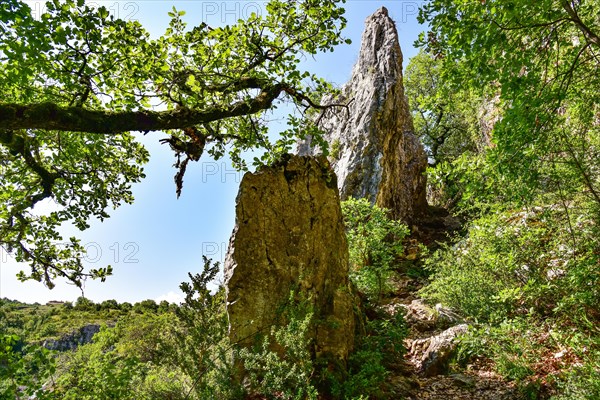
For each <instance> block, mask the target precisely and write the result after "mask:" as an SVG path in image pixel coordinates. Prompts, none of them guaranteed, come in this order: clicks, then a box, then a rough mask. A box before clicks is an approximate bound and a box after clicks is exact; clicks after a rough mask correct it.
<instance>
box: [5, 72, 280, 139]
mask: <svg viewBox="0 0 600 400" xmlns="http://www.w3.org/2000/svg"><path fill="white" fill-rule="evenodd" d="M284 89H285V85H283V84H274V85H270V86H267V87H264V88H263V89H262V90H261V92H260V93H259V94H258V95H257V96H256V97H254V98H253V99H251V100H249V101H238V102H235V103H233V104H231V105H229V106H223V107H213V108H209V109H206V110H191V109H188V108H178V109H175V110H170V111H150V110H139V111H120V112H113V111H106V110H89V109H84V108H81V107H62V106H59V105H57V104H54V103H39V104H13V103H0V129H4V130H18V129H46V130H57V131H69V132H89V133H101V134H116V133H122V132H130V131H158V130H166V129H179V128H187V127H190V126H194V125H199V124H204V123H208V122H212V121H217V120H220V119H224V118H231V117H239V116H242V115H249V114H256V113H257V112H260V111H262V110H266V109H268V108H269V107H270V106H271V104H272V103H273V101H274V100H275V99H276V98H277V97H278V96H279V95H280V94H281V92H282V91H283V90H284Z"/></svg>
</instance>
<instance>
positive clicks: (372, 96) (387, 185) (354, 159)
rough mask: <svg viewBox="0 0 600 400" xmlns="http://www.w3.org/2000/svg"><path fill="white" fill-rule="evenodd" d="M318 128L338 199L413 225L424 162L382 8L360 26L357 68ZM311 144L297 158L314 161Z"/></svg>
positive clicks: (422, 199)
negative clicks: (362, 201)
mask: <svg viewBox="0 0 600 400" xmlns="http://www.w3.org/2000/svg"><path fill="white" fill-rule="evenodd" d="M322 103H323V104H331V103H342V104H347V103H349V106H348V108H347V109H346V108H332V109H330V110H328V111H326V113H325V114H324V115H323V116H322V117H321V118H320V120H319V127H320V128H321V129H322V130H323V131H324V132H325V139H326V140H327V142H329V147H330V156H329V161H330V162H331V164H332V166H333V169H334V171H335V173H336V175H337V176H338V187H339V189H340V195H341V198H342V200H345V199H347V198H348V197H355V198H367V199H369V200H370V201H371V202H372V203H377V204H378V205H379V206H382V207H385V208H388V209H389V210H390V212H391V214H392V215H391V216H392V217H394V218H395V219H400V220H403V221H405V222H411V221H413V220H414V219H415V218H417V217H418V216H419V215H421V214H423V213H424V212H425V210H426V208H427V201H426V179H425V176H424V172H425V169H426V167H427V156H426V154H425V151H424V149H423V146H422V144H421V143H420V141H419V139H418V138H417V137H416V136H415V134H414V127H413V122H412V118H411V115H410V111H409V108H408V103H407V100H406V96H405V94H404V86H403V83H402V51H401V50H400V44H399V41H398V31H397V30H396V25H395V24H394V21H393V20H392V19H391V18H390V17H389V15H388V11H387V9H386V8H385V7H382V8H380V9H379V10H378V11H377V12H375V14H373V15H371V16H370V17H368V18H367V20H366V27H365V31H364V33H363V36H362V45H361V49H360V54H359V56H358V61H357V63H356V65H355V66H354V68H353V70H352V77H351V78H350V81H349V82H348V83H346V84H345V85H344V86H343V87H342V88H341V93H340V94H339V96H338V97H337V98H334V97H333V96H326V97H325V98H324V99H323V100H322ZM319 152H320V149H319V148H318V147H317V146H315V145H313V143H312V141H311V138H308V139H306V140H305V141H303V142H301V143H299V145H298V153H299V154H318V153H319Z"/></svg>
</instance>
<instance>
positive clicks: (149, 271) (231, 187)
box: [0, 0, 423, 303]
mask: <svg viewBox="0 0 600 400" xmlns="http://www.w3.org/2000/svg"><path fill="white" fill-rule="evenodd" d="M28 3H29V4H30V6H31V7H32V9H33V12H34V13H40V14H41V13H42V12H43V4H44V2H43V1H40V2H37V1H29V2H28ZM93 3H95V4H99V5H104V6H105V7H107V8H108V9H109V10H110V12H112V13H113V14H114V15H115V16H118V17H120V18H124V19H137V20H138V21H140V23H142V25H144V26H145V27H146V29H148V30H149V31H150V32H151V34H152V35H153V36H155V37H157V36H159V35H160V34H161V32H163V31H164V29H165V28H166V26H167V25H168V22H169V18H168V16H167V12H168V11H169V10H170V9H171V8H172V7H173V6H175V7H176V8H177V9H179V10H184V11H186V16H185V17H184V19H185V20H186V21H187V22H188V24H189V25H196V24H199V23H200V22H206V23H208V24H209V25H211V26H218V25H223V24H232V23H234V22H235V21H236V20H237V19H238V18H243V17H244V16H245V15H249V13H251V12H253V11H254V12H257V13H261V12H265V11H264V7H263V2H261V1H154V0H148V1H94V2H93ZM422 3H423V2H422V1H381V2H379V1H353V0H349V1H347V3H346V5H345V7H344V8H345V9H346V18H347V19H348V26H347V28H346V31H345V36H346V37H349V38H350V39H352V41H353V43H352V44H351V45H343V46H339V47H338V48H336V50H335V51H334V52H333V53H328V54H321V55H319V56H317V57H316V58H315V60H308V61H307V62H306V66H307V69H310V70H311V71H313V72H315V73H317V74H319V75H320V76H322V77H324V78H326V79H328V80H330V81H332V82H334V83H337V84H340V85H341V84H343V83H344V82H346V81H347V80H348V78H349V77H350V72H351V70H352V66H353V65H354V62H355V61H356V58H357V56H358V51H359V47H360V37H361V34H362V31H363V28H364V20H365V19H366V18H367V16H369V15H370V14H372V13H373V12H375V10H377V9H378V8H379V7H381V6H385V7H387V9H388V11H389V13H390V16H391V17H392V18H393V19H394V20H395V21H396V24H397V28H398V33H399V35H400V45H401V47H402V52H403V54H404V66H405V67H406V65H407V62H408V59H409V58H410V57H411V56H413V55H415V54H416V52H417V50H416V49H414V48H413V43H414V41H415V40H416V38H417V36H418V34H419V32H421V31H422V30H423V27H422V26H420V25H418V23H417V20H416V18H417V9H418V7H419V5H421V4H422ZM275 129H276V128H275ZM162 137H164V136H163V135H162V134H161V133H158V132H155V133H150V134H148V135H147V136H140V140H141V141H142V142H143V143H144V144H145V145H146V146H147V148H148V149H149V151H150V153H151V158H150V162H149V163H148V164H147V165H146V168H145V170H146V175H147V178H146V179H145V180H144V181H143V182H141V183H139V184H137V185H135V186H134V188H133V191H134V195H135V199H136V200H135V203H134V204H133V205H125V206H122V207H121V208H119V209H117V210H115V211H113V212H112V213H111V218H110V219H108V220H106V221H104V222H103V223H100V222H96V221H94V222H92V226H91V228H90V229H88V230H87V231H85V232H78V233H77V235H78V236H79V237H80V238H81V239H82V242H83V243H86V246H87V250H88V253H87V257H86V261H87V265H88V266H91V267H100V266H105V265H107V264H111V265H112V266H113V268H114V275H113V276H111V277H109V278H108V280H107V281H106V282H105V283H100V282H97V281H88V282H87V283H86V287H85V295H86V297H88V298H90V299H92V300H94V301H96V302H99V301H102V300H106V299H116V300H118V301H120V302H122V301H128V302H132V303H133V302H137V301H141V300H145V299H155V300H161V299H167V300H171V301H178V300H179V298H180V297H179V296H180V291H179V284H180V283H181V282H183V281H186V280H187V279H188V277H187V273H188V272H192V273H196V272H199V271H200V269H201V268H202V265H203V264H202V255H203V254H205V255H207V256H208V257H210V258H213V259H214V260H222V259H223V258H224V256H225V252H226V250H227V242H228V240H229V236H230V234H231V231H232V229H233V226H234V219H235V197H236V195H237V190H238V186H239V183H240V180H241V177H242V173H239V172H237V171H235V170H234V169H233V168H232V167H231V165H230V164H229V163H228V161H227V160H219V161H214V160H212V159H209V158H208V155H207V154H205V155H204V156H203V159H202V160H200V162H198V163H194V164H192V165H190V166H189V167H188V171H187V173H186V176H185V182H184V190H183V194H182V196H181V197H180V198H179V199H176V196H175V186H174V183H173V176H174V173H175V170H174V169H173V168H172V164H173V161H174V158H173V154H172V152H170V151H169V149H168V148H166V146H161V145H159V144H158V139H159V138H162ZM21 269H25V270H27V266H26V265H18V264H17V263H16V262H14V260H12V259H11V258H10V256H9V255H7V254H6V253H5V252H3V250H2V249H0V297H8V298H11V299H17V300H21V301H26V302H40V303H44V302H47V301H49V300H67V301H73V300H75V299H76V298H77V297H78V296H80V294H81V292H80V291H79V290H78V289H77V288H75V287H73V286H70V285H68V284H66V283H64V282H57V283H58V284H57V287H56V288H54V289H53V290H48V289H47V288H45V287H44V286H43V285H42V284H41V283H38V282H26V283H22V282H19V281H17V280H16V278H15V274H16V273H17V272H18V271H19V270H21Z"/></svg>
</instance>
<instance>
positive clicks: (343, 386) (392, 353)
mask: <svg viewBox="0 0 600 400" xmlns="http://www.w3.org/2000/svg"><path fill="white" fill-rule="evenodd" d="M366 328H367V329H366V331H367V332H366V335H365V336H364V337H362V338H360V342H359V343H357V349H356V350H355V351H354V352H353V353H352V355H351V356H350V359H349V361H348V376H347V377H346V379H345V380H344V381H343V382H335V381H334V382H333V394H334V395H335V396H336V398H341V399H362V398H365V399H366V398H375V399H377V398H385V393H384V391H383V383H384V381H385V379H386V377H387V376H388V375H389V371H388V368H387V366H388V365H390V364H394V363H397V362H400V360H402V356H403V355H404V353H405V352H406V349H405V348H404V345H403V341H404V339H405V338H406V337H407V336H408V327H407V326H406V323H405V321H404V318H403V317H402V315H401V314H399V313H398V314H396V316H395V317H394V318H392V319H389V320H373V321H368V322H367V326H366Z"/></svg>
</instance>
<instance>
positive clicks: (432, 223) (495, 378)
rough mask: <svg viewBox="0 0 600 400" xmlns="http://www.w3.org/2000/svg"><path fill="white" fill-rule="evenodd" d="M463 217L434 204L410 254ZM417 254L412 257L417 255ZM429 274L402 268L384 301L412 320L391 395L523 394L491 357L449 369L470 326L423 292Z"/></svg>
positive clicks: (510, 399) (496, 397) (390, 310)
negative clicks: (459, 337) (498, 370)
mask: <svg viewBox="0 0 600 400" xmlns="http://www.w3.org/2000/svg"><path fill="white" fill-rule="evenodd" d="M459 226H460V224H458V221H457V220H456V219H454V218H452V217H451V216H449V215H448V214H447V213H446V212H445V211H444V210H439V209H438V210H431V213H430V215H429V216H428V218H427V219H426V220H424V221H421V223H420V224H419V225H418V227H416V229H415V228H413V231H414V233H413V238H412V239H411V240H409V242H408V243H409V245H408V246H407V249H406V252H407V258H408V259H409V261H411V262H417V260H415V258H416V257H414V256H411V255H414V254H415V251H416V250H412V249H411V244H416V243H417V242H419V243H423V244H425V245H427V246H428V247H430V249H431V248H435V246H437V243H440V242H443V241H445V240H447V237H448V235H447V233H449V232H452V231H454V230H456V229H458V227H459ZM411 259H412V260H411ZM423 283H424V282H423V280H422V279H419V278H415V277H411V276H408V275H407V273H406V272H398V273H397V276H396V277H395V282H394V288H395V292H394V294H393V295H392V296H391V297H389V298H388V299H386V300H385V301H384V302H383V304H382V305H381V306H380V312H382V313H384V314H387V315H388V316H393V315H395V314H396V313H398V312H400V313H402V314H403V315H404V318H405V320H406V322H407V324H408V326H409V336H408V337H407V338H406V340H405V346H406V348H407V354H406V355H405V357H404V360H403V361H402V362H400V363H398V365H397V366H395V368H394V370H393V373H392V374H391V375H390V377H389V378H388V380H387V383H388V388H389V389H388V390H389V395H390V398H399V399H407V400H455V399H456V400H521V399H524V397H523V396H522V395H521V394H520V393H519V391H518V389H517V388H516V386H515V384H514V382H509V381H506V380H504V379H503V378H502V377H501V376H499V375H498V374H496V373H495V372H493V370H492V368H491V365H490V363H489V362H486V361H485V360H478V361H477V362H474V363H473V364H470V365H467V367H466V368H465V369H464V370H456V371H453V370H449V369H448V361H449V358H450V356H451V353H452V351H453V350H454V347H455V344H456V340H455V338H456V335H457V334H459V333H461V332H463V331H464V330H465V329H467V327H468V324H465V323H464V321H461V319H460V316H458V315H456V314H455V313H454V312H452V311H451V310H449V309H447V308H445V307H442V306H440V305H428V304H426V303H425V302H424V301H423V300H422V299H420V298H418V290H419V289H420V288H421V287H422V286H423Z"/></svg>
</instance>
